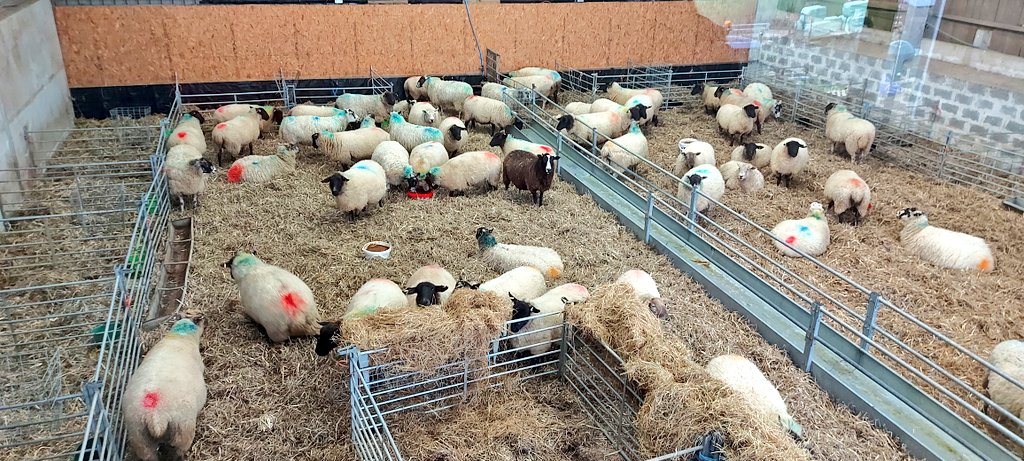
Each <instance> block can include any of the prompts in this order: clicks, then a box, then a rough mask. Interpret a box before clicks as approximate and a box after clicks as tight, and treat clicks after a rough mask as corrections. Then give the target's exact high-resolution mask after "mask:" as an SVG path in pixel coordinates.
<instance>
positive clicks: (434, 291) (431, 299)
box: [405, 282, 448, 307]
mask: <svg viewBox="0 0 1024 461" xmlns="http://www.w3.org/2000/svg"><path fill="white" fill-rule="evenodd" d="M444 291H448V286H447V285H434V284H433V283H430V282H420V283H417V284H416V286H414V287H407V288H406V289H405V294H407V295H416V305H417V306H421V307H426V306H436V305H438V304H441V293H442V292H444Z"/></svg>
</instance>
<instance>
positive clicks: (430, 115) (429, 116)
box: [420, 105, 437, 125]
mask: <svg viewBox="0 0 1024 461" xmlns="http://www.w3.org/2000/svg"><path fill="white" fill-rule="evenodd" d="M433 109H434V108H433V107H432V106H430V105H427V108H426V109H420V112H423V121H425V122H427V123H429V124H431V125H433V124H434V121H435V120H437V111H436V110H433Z"/></svg>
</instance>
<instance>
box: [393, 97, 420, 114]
mask: <svg viewBox="0 0 1024 461" xmlns="http://www.w3.org/2000/svg"><path fill="white" fill-rule="evenodd" d="M413 104H416V101H415V100H412V99H408V100H405V99H403V100H401V101H398V102H396V103H395V105H394V107H392V108H391V111H392V112H398V113H399V114H401V116H402V117H405V118H409V111H410V110H412V105H413Z"/></svg>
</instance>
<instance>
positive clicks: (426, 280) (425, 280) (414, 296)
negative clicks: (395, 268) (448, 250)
mask: <svg viewBox="0 0 1024 461" xmlns="http://www.w3.org/2000/svg"><path fill="white" fill-rule="evenodd" d="M456 283H457V282H456V281H455V277H453V276H452V274H451V272H448V271H447V270H445V268H443V267H441V266H439V265H437V264H430V265H427V266H423V267H420V268H419V269H416V271H415V272H413V273H412V275H410V276H409V278H408V279H407V280H406V281H405V294H406V302H407V304H408V306H409V307H416V306H424V307H425V306H443V305H444V303H445V302H447V301H448V297H449V296H451V294H452V292H453V291H455V284H456Z"/></svg>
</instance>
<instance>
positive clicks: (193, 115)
mask: <svg viewBox="0 0 1024 461" xmlns="http://www.w3.org/2000/svg"><path fill="white" fill-rule="evenodd" d="M205 122H206V119H204V118H203V114H201V113H199V111H198V110H193V111H190V112H189V113H187V114H183V115H182V116H181V120H180V121H178V125H177V126H175V127H174V130H173V131H171V134H170V135H168V136H167V147H168V148H171V147H174V146H178V145H182V144H184V145H188V146H192V147H195V148H196V150H198V151H199V152H201V153H202V152H206V136H205V135H203V123H205Z"/></svg>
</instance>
